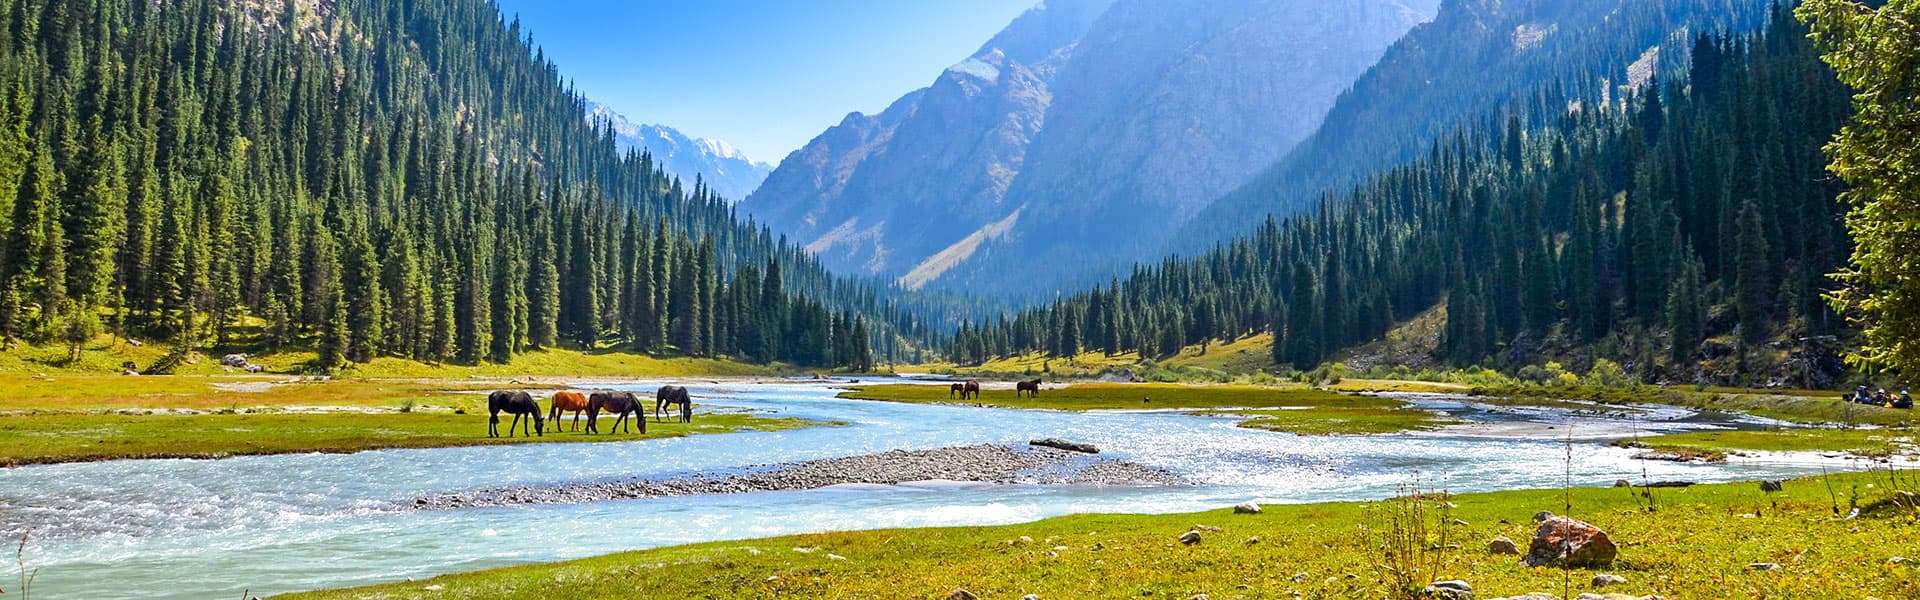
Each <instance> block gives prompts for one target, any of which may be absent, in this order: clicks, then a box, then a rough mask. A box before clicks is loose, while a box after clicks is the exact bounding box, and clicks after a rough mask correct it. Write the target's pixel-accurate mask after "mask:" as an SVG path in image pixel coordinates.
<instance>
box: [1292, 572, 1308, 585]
mask: <svg viewBox="0 0 1920 600" xmlns="http://www.w3.org/2000/svg"><path fill="white" fill-rule="evenodd" d="M1308 577H1312V575H1308V574H1307V573H1306V572H1305V571H1302V572H1299V573H1294V574H1293V582H1294V583H1300V582H1302V581H1306V580H1307V578H1308Z"/></svg>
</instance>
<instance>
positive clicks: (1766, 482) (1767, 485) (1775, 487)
mask: <svg viewBox="0 0 1920 600" xmlns="http://www.w3.org/2000/svg"><path fill="white" fill-rule="evenodd" d="M1786 483H1787V482H1785V481H1780V480H1777V479H1762V480H1760V491H1762V492H1768V493H1772V492H1778V491H1780V490H1782V489H1785V486H1786Z"/></svg>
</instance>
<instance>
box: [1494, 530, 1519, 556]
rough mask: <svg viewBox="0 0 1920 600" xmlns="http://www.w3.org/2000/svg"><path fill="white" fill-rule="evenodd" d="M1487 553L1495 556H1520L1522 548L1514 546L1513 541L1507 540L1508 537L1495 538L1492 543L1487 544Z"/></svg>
mask: <svg viewBox="0 0 1920 600" xmlns="http://www.w3.org/2000/svg"><path fill="white" fill-rule="evenodd" d="M1487 551H1488V552H1492V553H1494V554H1519V553H1520V546H1518V545H1516V544H1514V543H1513V540H1510V539H1507V536H1504V535H1503V536H1500V537H1497V538H1493V541H1491V542H1487Z"/></svg>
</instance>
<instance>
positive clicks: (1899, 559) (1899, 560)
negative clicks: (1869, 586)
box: [1887, 556, 1913, 565]
mask: <svg viewBox="0 0 1920 600" xmlns="http://www.w3.org/2000/svg"><path fill="white" fill-rule="evenodd" d="M1910 562H1913V561H1910V560H1907V557H1905V556H1895V557H1893V558H1889V559H1887V564H1889V565H1904V564H1907V563H1910Z"/></svg>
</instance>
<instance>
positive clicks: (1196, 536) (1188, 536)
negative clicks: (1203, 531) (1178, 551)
mask: <svg viewBox="0 0 1920 600" xmlns="http://www.w3.org/2000/svg"><path fill="white" fill-rule="evenodd" d="M1180 543H1182V544H1186V545H1188V546H1192V545H1194V544H1198V543H1200V532H1198V531H1194V530H1191V529H1189V530H1187V532H1186V533H1182V534H1180Z"/></svg>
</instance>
